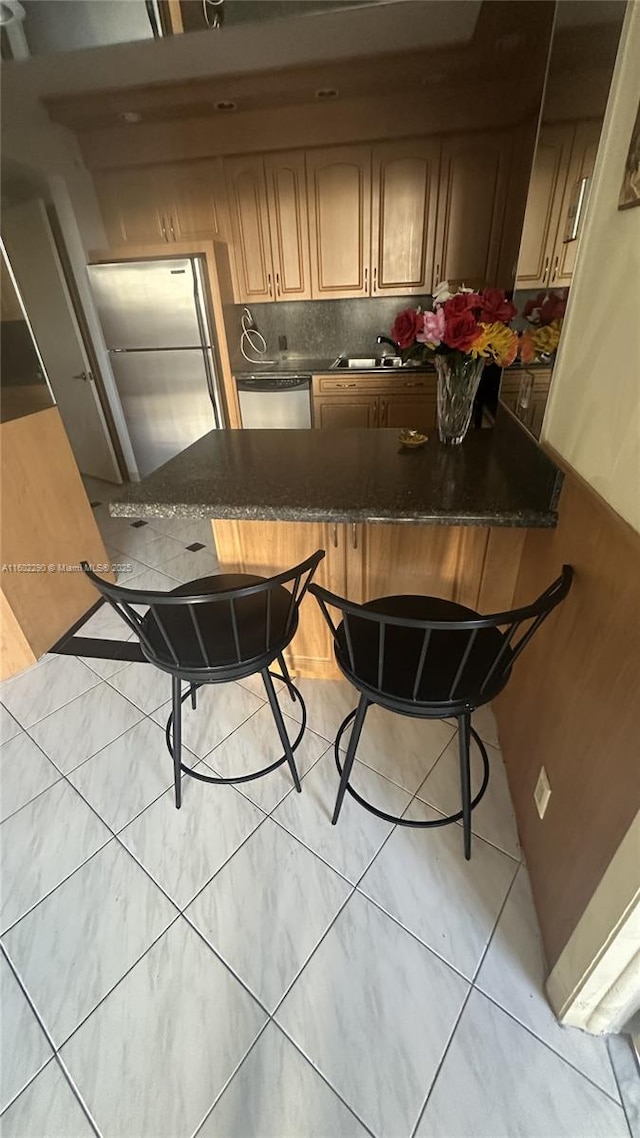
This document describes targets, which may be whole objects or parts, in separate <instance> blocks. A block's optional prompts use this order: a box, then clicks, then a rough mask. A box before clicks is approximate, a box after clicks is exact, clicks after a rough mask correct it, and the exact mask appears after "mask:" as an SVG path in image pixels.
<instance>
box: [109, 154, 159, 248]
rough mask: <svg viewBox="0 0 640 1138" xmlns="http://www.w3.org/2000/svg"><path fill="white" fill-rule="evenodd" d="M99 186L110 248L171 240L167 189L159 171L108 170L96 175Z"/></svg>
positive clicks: (148, 167)
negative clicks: (167, 211) (166, 205)
mask: <svg viewBox="0 0 640 1138" xmlns="http://www.w3.org/2000/svg"><path fill="white" fill-rule="evenodd" d="M95 186H96V193H97V195H98V201H99V203H100V210H101V212H102V220H103V221H104V227H105V230H106V233H107V241H108V243H109V245H149V244H158V243H159V242H161V241H167V240H168V235H167V229H166V222H165V219H164V214H165V201H164V186H163V183H162V178H161V177H159V176H158V171H157V169H156V168H155V167H151V166H142V167H139V168H135V169H127V170H108V171H105V172H104V173H101V174H99V175H96V179H95Z"/></svg>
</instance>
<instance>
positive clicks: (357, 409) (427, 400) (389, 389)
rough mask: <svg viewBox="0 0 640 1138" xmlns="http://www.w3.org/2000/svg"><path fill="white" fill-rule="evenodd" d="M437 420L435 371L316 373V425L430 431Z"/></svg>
mask: <svg viewBox="0 0 640 1138" xmlns="http://www.w3.org/2000/svg"><path fill="white" fill-rule="evenodd" d="M435 422H436V380H435V375H434V374H433V373H425V372H422V373H418V374H417V375H413V376H412V375H411V374H409V375H408V376H407V375H406V374H402V375H398V374H397V373H395V374H394V375H389V374H388V373H387V374H386V375H385V374H384V373H383V374H381V372H380V371H375V372H374V373H373V374H372V373H371V372H361V373H356V374H355V375H354V374H353V372H352V373H351V378H346V377H344V375H343V376H342V377H341V376H340V373H338V374H337V375H336V373H335V372H330V373H328V374H325V375H314V377H313V425H314V427H320V428H332V427H390V428H395V427H398V428H402V427H410V428H413V429H415V430H423V431H429V430H431V429H432V428H433V427H434V426H435Z"/></svg>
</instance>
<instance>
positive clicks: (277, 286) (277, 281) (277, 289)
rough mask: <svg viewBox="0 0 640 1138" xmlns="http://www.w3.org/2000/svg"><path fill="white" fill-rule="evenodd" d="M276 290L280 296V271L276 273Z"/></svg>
mask: <svg viewBox="0 0 640 1138" xmlns="http://www.w3.org/2000/svg"><path fill="white" fill-rule="evenodd" d="M276 292H277V294H278V296H280V273H276Z"/></svg>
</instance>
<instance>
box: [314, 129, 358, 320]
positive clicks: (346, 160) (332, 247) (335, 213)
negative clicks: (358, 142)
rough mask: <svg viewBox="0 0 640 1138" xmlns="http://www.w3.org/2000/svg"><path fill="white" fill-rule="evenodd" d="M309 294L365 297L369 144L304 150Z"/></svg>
mask: <svg viewBox="0 0 640 1138" xmlns="http://www.w3.org/2000/svg"><path fill="white" fill-rule="evenodd" d="M307 185H308V201H309V229H310V244H311V295H312V297H313V299H314V300H321V299H322V298H324V297H341V296H368V295H369V292H370V254H371V149H370V147H368V146H337V147H332V148H330V149H323V150H311V151H308V152H307Z"/></svg>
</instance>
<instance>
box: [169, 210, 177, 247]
mask: <svg viewBox="0 0 640 1138" xmlns="http://www.w3.org/2000/svg"><path fill="white" fill-rule="evenodd" d="M169 229H170V230H171V239H172V241H175V239H176V235H175V231H174V228H173V218H172V216H171V214H169Z"/></svg>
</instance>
